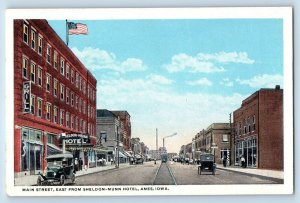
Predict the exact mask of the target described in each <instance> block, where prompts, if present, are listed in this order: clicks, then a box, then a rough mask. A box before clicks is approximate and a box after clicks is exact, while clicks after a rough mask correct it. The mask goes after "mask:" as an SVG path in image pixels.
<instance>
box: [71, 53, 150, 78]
mask: <svg viewBox="0 0 300 203" xmlns="http://www.w3.org/2000/svg"><path fill="white" fill-rule="evenodd" d="M72 51H73V52H74V54H75V55H76V56H77V57H78V58H79V59H80V61H81V62H82V63H83V64H84V65H85V66H86V67H87V68H88V69H89V70H92V71H93V70H97V69H110V70H113V71H116V72H119V73H126V72H130V71H144V70H146V69H147V67H146V65H145V64H144V63H143V61H142V60H141V59H137V58H127V59H126V60H124V61H120V60H118V59H117V57H116V55H115V54H114V53H109V52H107V51H105V50H101V49H99V48H92V47H85V48H84V49H83V50H79V49H78V48H77V47H74V48H72Z"/></svg>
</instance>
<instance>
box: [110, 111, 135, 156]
mask: <svg viewBox="0 0 300 203" xmlns="http://www.w3.org/2000/svg"><path fill="white" fill-rule="evenodd" d="M112 112H113V113H114V114H115V115H116V116H119V118H120V120H121V128H122V140H123V145H124V150H126V151H130V148H131V142H130V141H131V122H130V115H129V113H128V112H127V111H112Z"/></svg>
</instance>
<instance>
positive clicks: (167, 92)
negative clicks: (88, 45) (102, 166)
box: [97, 77, 247, 152]
mask: <svg viewBox="0 0 300 203" xmlns="http://www.w3.org/2000/svg"><path fill="white" fill-rule="evenodd" d="M149 78H150V77H149ZM97 90H98V92H97V102H98V103H97V108H106V109H110V110H116V109H125V110H127V111H128V112H129V114H130V115H131V122H132V136H133V137H140V138H141V140H142V141H143V142H145V143H146V144H147V145H148V146H149V147H150V149H153V148H154V147H155V128H158V129H159V136H160V138H161V137H162V136H163V135H169V134H172V133H174V132H177V133H178V136H174V137H172V138H170V139H168V141H167V142H166V146H167V148H168V150H169V151H170V152H178V150H179V149H180V146H181V145H182V144H186V143H184V142H185V141H186V140H189V141H190V140H191V138H192V137H193V136H194V135H195V134H196V133H197V132H199V131H200V130H201V129H203V128H206V127H207V126H208V125H209V124H211V123H213V122H228V114H229V113H230V112H232V111H234V110H235V109H237V108H238V107H240V105H241V102H242V100H243V99H245V98H246V97H247V96H246V95H241V94H232V95H228V96H222V95H218V94H206V93H178V92H175V91H173V90H172V89H169V88H165V86H162V85H156V84H155V83H154V82H153V81H152V80H150V79H147V80H142V79H134V80H129V79H128V80H127V79H123V78H121V79H113V80H101V81H99V83H98V86H97ZM203 115H205V116H203ZM177 139H178V141H176V142H172V141H174V140H177ZM171 143H172V144H171Z"/></svg>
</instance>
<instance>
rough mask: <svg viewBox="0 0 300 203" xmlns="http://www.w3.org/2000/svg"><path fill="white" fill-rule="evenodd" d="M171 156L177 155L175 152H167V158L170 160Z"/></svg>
mask: <svg viewBox="0 0 300 203" xmlns="http://www.w3.org/2000/svg"><path fill="white" fill-rule="evenodd" d="M173 157H177V153H168V160H172V159H173Z"/></svg>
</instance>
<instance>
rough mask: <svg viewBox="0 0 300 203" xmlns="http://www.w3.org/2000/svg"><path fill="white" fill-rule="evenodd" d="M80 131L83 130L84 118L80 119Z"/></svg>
mask: <svg viewBox="0 0 300 203" xmlns="http://www.w3.org/2000/svg"><path fill="white" fill-rule="evenodd" d="M80 131H81V132H83V120H82V119H80Z"/></svg>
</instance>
